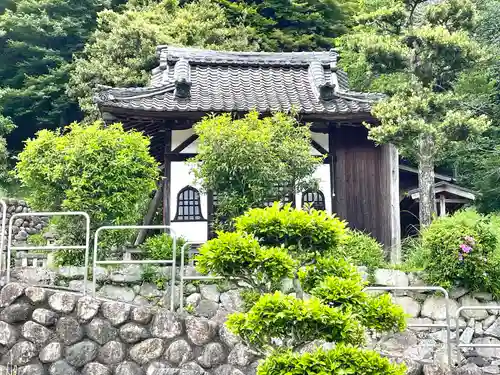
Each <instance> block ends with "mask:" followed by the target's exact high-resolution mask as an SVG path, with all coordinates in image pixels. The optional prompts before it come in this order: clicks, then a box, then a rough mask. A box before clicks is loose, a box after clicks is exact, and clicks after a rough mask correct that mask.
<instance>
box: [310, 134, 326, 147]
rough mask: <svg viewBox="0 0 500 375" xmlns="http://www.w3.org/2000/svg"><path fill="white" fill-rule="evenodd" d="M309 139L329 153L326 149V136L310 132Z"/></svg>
mask: <svg viewBox="0 0 500 375" xmlns="http://www.w3.org/2000/svg"><path fill="white" fill-rule="evenodd" d="M311 138H312V139H313V140H314V141H316V142H318V144H319V145H320V146H321V147H323V148H324V149H325V150H326V151H330V150H329V149H328V134H325V133H314V132H311Z"/></svg>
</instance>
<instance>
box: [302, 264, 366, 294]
mask: <svg viewBox="0 0 500 375" xmlns="http://www.w3.org/2000/svg"><path fill="white" fill-rule="evenodd" d="M330 276H332V277H333V276H336V277H339V278H342V279H351V280H355V281H356V282H357V283H359V284H360V285H363V286H364V285H365V283H364V282H363V279H362V277H361V274H360V273H359V272H358V270H357V269H356V267H354V266H353V265H352V264H350V263H348V262H347V261H346V260H345V259H342V258H338V257H333V256H332V257H328V258H326V257H321V258H317V259H316V262H315V263H314V264H311V265H309V266H307V267H303V268H301V269H300V270H299V272H298V277H299V280H300V283H301V284H302V287H303V288H304V290H311V289H313V288H314V287H316V286H317V285H318V284H319V283H321V282H322V281H323V280H325V279H326V278H327V277H330Z"/></svg>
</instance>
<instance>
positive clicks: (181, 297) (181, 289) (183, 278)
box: [179, 242, 223, 311]
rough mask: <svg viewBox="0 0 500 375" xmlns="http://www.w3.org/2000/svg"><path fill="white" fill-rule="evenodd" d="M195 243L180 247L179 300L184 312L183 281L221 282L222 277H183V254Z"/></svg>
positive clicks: (187, 243)
mask: <svg viewBox="0 0 500 375" xmlns="http://www.w3.org/2000/svg"><path fill="white" fill-rule="evenodd" d="M195 244H196V242H186V243H185V244H184V245H182V247H181V263H180V267H179V268H180V275H179V280H180V281H179V282H180V285H179V299H180V301H179V302H180V310H181V311H183V310H184V280H221V279H223V277H222V276H185V275H184V252H185V251H186V248H187V247H188V246H192V245H195Z"/></svg>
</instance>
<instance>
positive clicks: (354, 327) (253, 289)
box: [197, 205, 405, 375]
mask: <svg viewBox="0 0 500 375" xmlns="http://www.w3.org/2000/svg"><path fill="white" fill-rule="evenodd" d="M236 227H237V229H238V230H239V232H235V233H219V238H217V239H214V240H211V241H209V242H207V243H206V244H205V245H204V246H203V247H202V249H201V253H200V255H199V257H198V258H197V259H198V270H199V271H201V272H202V273H205V274H206V273H213V274H214V275H216V276H219V275H220V276H226V277H231V278H232V279H236V280H241V281H244V282H245V283H246V284H247V285H248V286H249V289H248V290H247V291H245V292H244V293H242V294H243V299H244V302H245V310H246V312H244V313H241V312H240V313H236V314H232V315H230V316H229V318H228V321H227V322H226V324H227V326H228V327H229V328H230V329H231V331H233V333H235V334H237V335H239V336H240V337H241V338H242V339H243V341H244V342H245V343H246V344H248V345H250V346H251V347H252V349H254V350H257V351H258V352H260V353H262V354H264V355H266V356H267V355H269V354H271V356H270V357H267V358H266V359H264V361H263V362H261V363H260V365H259V368H258V370H257V371H258V373H259V374H262V375H268V374H276V375H283V374H287V375H289V374H300V375H323V374H372V373H373V374H374V375H375V374H398V375H399V374H403V372H402V371H403V367H400V366H396V365H392V364H390V363H389V361H387V360H385V359H382V358H381V357H380V356H379V355H378V354H376V353H373V352H370V351H365V350H363V349H362V345H363V344H364V338H365V334H366V332H367V330H368V329H373V330H376V331H399V330H402V329H404V327H405V315H404V312H403V309H402V308H401V307H400V306H396V305H394V304H393V303H392V301H391V300H390V298H389V297H388V296H381V297H371V296H369V295H367V294H366V293H364V292H363V288H364V287H365V282H364V281H363V280H362V277H361V275H360V274H359V273H358V272H357V270H356V268H355V267H354V266H353V265H352V264H350V263H349V262H348V261H347V260H346V259H344V258H343V257H342V256H339V255H338V254H339V248H340V246H341V244H342V243H343V240H344V236H345V223H344V222H342V221H340V220H338V219H337V218H335V217H333V216H331V215H328V214H326V213H324V212H320V211H315V210H311V211H309V212H306V211H298V210H295V209H292V208H291V207H290V205H287V206H285V207H284V208H283V209H282V208H281V207H279V206H278V205H274V206H273V207H269V208H265V209H252V210H250V211H249V212H247V213H246V214H245V215H244V216H242V217H239V218H237V219H236ZM283 277H291V278H293V288H294V290H295V293H294V294H290V295H285V294H284V293H283V292H280V291H277V290H279V289H285V288H283V287H284V285H282V283H281V281H282V278H283ZM288 281H289V280H287V285H286V289H288V288H289V283H288ZM273 292H274V293H273ZM306 293H307V294H308V298H305V297H306ZM318 339H319V340H324V341H327V342H332V343H335V345H337V347H341V346H344V345H350V346H352V347H350V348H349V349H346V350H348V351H352V360H349V358H342V359H339V358H337V355H338V353H339V352H340V349H334V350H335V351H334V352H326V353H324V354H321V353H319V352H318V353H316V354H314V355H310V354H286V353H288V352H284V351H285V350H286V349H290V350H293V351H297V350H299V349H300V348H302V347H303V346H304V345H305V344H308V343H310V342H312V341H315V340H318ZM346 353H347V352H346ZM349 354H350V352H349ZM363 358H366V361H365V362H364V361H363ZM301 361H304V362H303V363H304V366H303V367H302V368H299V367H296V366H297V364H298V363H302V362H301ZM280 366H282V367H280ZM358 367H359V368H358ZM376 371H380V372H378V373H377V372H376Z"/></svg>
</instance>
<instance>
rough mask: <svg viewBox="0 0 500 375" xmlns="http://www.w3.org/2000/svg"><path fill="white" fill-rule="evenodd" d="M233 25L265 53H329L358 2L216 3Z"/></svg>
mask: <svg viewBox="0 0 500 375" xmlns="http://www.w3.org/2000/svg"><path fill="white" fill-rule="evenodd" d="M218 2H219V3H220V4H222V5H223V6H224V7H225V8H226V9H227V10H228V14H229V15H230V19H231V21H232V22H233V23H238V22H241V21H243V22H244V24H246V25H248V26H249V27H250V28H251V29H252V30H253V31H254V35H253V37H254V38H257V39H258V41H259V43H260V45H261V46H262V49H264V50H267V51H273V52H274V51H307V50H309V51H317V50H325V49H326V50H328V49H330V48H332V47H333V45H334V38H336V37H338V36H340V35H342V34H344V33H345V32H347V30H348V28H349V26H351V24H352V16H353V14H354V12H355V11H356V8H357V1H351V0H349V1H325V0H320V1H317V0H307V1H304V2H299V1H295V0H294V1H290V2H283V1H276V0H264V1H255V0H219V1H218Z"/></svg>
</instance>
